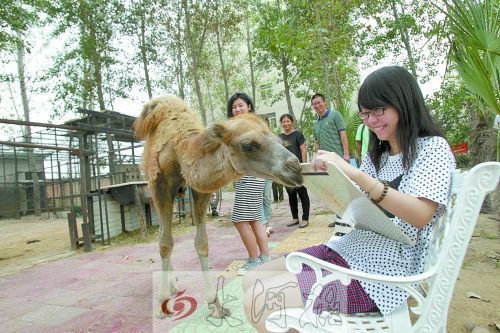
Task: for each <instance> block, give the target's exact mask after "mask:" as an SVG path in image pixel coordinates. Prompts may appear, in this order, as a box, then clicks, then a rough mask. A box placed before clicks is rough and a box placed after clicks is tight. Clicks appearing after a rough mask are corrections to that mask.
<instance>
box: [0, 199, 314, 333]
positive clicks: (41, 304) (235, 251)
mask: <svg viewBox="0 0 500 333" xmlns="http://www.w3.org/2000/svg"><path fill="white" fill-rule="evenodd" d="M285 195H286V194H285ZM285 199H286V198H285ZM223 204H224V206H223V208H222V210H223V213H227V212H228V210H229V208H228V207H230V206H231V200H230V199H229V200H225V201H223ZM318 206H319V205H318V204H317V203H315V204H314V205H313V208H314V207H318ZM273 208H274V210H275V212H274V215H273V219H272V223H273V227H274V230H275V233H274V234H273V235H272V237H271V238H270V241H272V242H280V241H282V240H283V239H285V238H286V237H287V235H289V234H290V233H291V232H292V231H293V229H294V228H287V227H286V223H287V222H288V221H289V219H290V217H289V215H288V214H289V213H288V204H287V203H286V202H283V203H279V204H273ZM224 210H225V211H224ZM208 237H209V244H210V264H211V268H212V270H215V271H218V270H220V271H223V270H224V269H225V268H226V267H227V266H228V265H229V264H230V263H231V262H233V260H235V259H245V258H246V252H245V250H244V247H243V245H242V243H241V241H240V239H239V236H238V234H237V232H236V230H235V229H234V228H233V227H231V226H229V227H223V228H221V227H220V226H218V223H211V224H209V225H208ZM193 238H194V233H189V234H186V235H183V236H181V237H179V238H177V239H176V241H175V247H174V253H173V256H172V260H173V266H174V268H175V270H176V271H183V270H186V271H189V270H198V269H199V267H200V265H199V262H198V257H197V255H196V252H195V249H194V246H193ZM160 267H161V266H160V256H159V254H158V251H157V244H156V243H150V244H145V245H137V246H127V247H122V248H115V249H113V250H109V251H106V252H99V251H94V252H91V253H86V254H78V255H75V256H72V257H70V258H66V259H61V260H58V261H55V262H50V263H47V264H43V265H38V266H36V267H33V268H30V269H26V270H23V271H21V272H18V273H16V274H13V275H9V276H6V277H2V278H0V332H2V333H8V332H30V333H31V332H40V333H41V332H96V333H97V332H151V331H152V330H153V327H152V307H153V305H152V304H153V301H152V300H153V288H152V286H153V276H154V274H153V273H154V272H158V271H159V270H160ZM182 284H184V285H188V286H190V287H191V288H192V289H193V290H194V292H196V290H199V289H201V288H202V287H203V281H200V280H198V279H196V278H195V277H193V280H192V281H182ZM175 324H176V323H175V322H174V323H172V326H173V325H175Z"/></svg>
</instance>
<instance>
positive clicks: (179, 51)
mask: <svg viewBox="0 0 500 333" xmlns="http://www.w3.org/2000/svg"><path fill="white" fill-rule="evenodd" d="M181 12H182V10H181V7H179V12H178V13H177V33H176V35H175V38H176V40H177V43H176V47H177V66H176V69H177V83H178V89H179V96H180V97H181V98H182V99H184V85H185V84H184V69H183V66H182V46H181V45H182V43H181V17H182V15H181Z"/></svg>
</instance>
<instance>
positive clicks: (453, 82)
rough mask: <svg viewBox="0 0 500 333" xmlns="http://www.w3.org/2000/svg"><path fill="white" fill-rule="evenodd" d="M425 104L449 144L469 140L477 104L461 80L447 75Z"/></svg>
mask: <svg viewBox="0 0 500 333" xmlns="http://www.w3.org/2000/svg"><path fill="white" fill-rule="evenodd" d="M427 104H428V106H429V108H430V109H431V112H432V113H433V116H434V118H435V120H436V121H437V122H438V124H439V125H440V127H441V129H442V130H443V133H444V135H445V137H446V139H447V140H448V142H449V143H450V144H452V145H453V144H459V143H462V142H466V141H469V137H470V132H471V130H472V124H473V117H472V115H473V114H474V112H475V110H476V109H477V107H478V104H477V102H476V99H475V98H474V96H473V95H471V94H470V93H469V92H468V91H467V89H466V88H465V86H464V85H463V83H462V81H460V80H459V79H457V78H453V77H449V78H448V79H447V80H446V81H445V82H444V83H443V84H442V85H441V89H440V90H439V91H437V92H436V93H434V94H433V95H432V96H431V97H430V98H429V100H428V101H427Z"/></svg>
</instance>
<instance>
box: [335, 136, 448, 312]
mask: <svg viewBox="0 0 500 333" xmlns="http://www.w3.org/2000/svg"><path fill="white" fill-rule="evenodd" d="M381 161H382V162H381V168H380V170H379V172H378V174H377V172H376V171H375V166H374V165H373V163H372V162H371V160H370V157H369V156H366V157H365V158H364V160H363V163H362V164H361V170H362V171H364V172H366V173H367V174H369V175H371V176H372V177H376V178H379V179H382V180H386V181H388V182H390V183H391V184H392V185H393V186H392V187H395V188H396V189H398V190H399V191H400V192H403V193H406V194H409V195H413V196H415V197H421V198H427V199H429V200H432V201H434V202H436V203H438V204H439V205H438V209H437V210H436V213H435V214H434V216H433V218H432V220H431V222H430V223H429V224H427V226H425V227H424V228H422V229H417V228H415V227H413V226H412V225H410V224H408V223H406V222H405V221H403V220H401V219H400V218H398V217H393V218H392V221H393V222H394V223H396V224H397V225H398V226H399V227H400V228H401V230H402V231H403V232H404V233H405V234H406V235H407V236H408V237H409V238H410V239H412V240H414V241H415V245H413V246H410V245H405V244H403V243H400V242H398V241H395V240H392V239H389V238H385V237H383V236H381V235H379V234H376V233H374V232H371V231H365V230H358V229H354V230H353V231H352V232H351V233H349V234H347V235H345V236H344V237H341V238H340V239H339V240H337V241H333V240H330V241H328V242H327V243H326V245H327V246H328V247H330V248H331V249H333V250H335V251H337V252H338V253H339V254H340V255H341V256H342V257H343V258H344V259H345V260H346V261H347V262H348V263H349V266H350V267H351V268H352V269H355V270H359V271H364V272H367V273H372V274H384V275H391V276H406V275H414V274H419V273H422V271H423V266H424V257H425V254H426V252H427V249H428V247H429V243H430V240H431V232H432V226H433V222H434V221H435V220H436V219H438V218H439V217H440V216H441V215H442V214H443V212H444V210H445V208H446V205H447V201H448V193H449V190H450V180H451V173H452V171H453V170H454V169H455V159H454V157H453V154H452V152H451V149H450V147H449V145H448V143H447V142H446V140H445V139H444V138H442V137H424V138H419V139H417V144H416V159H415V161H414V162H413V164H412V166H411V167H410V169H409V170H408V171H405V169H404V168H403V163H402V158H401V154H398V155H395V156H390V155H389V154H388V153H385V154H384V155H383V156H382V158H381ZM398 183H399V184H398ZM361 284H362V286H363V288H364V289H365V291H366V292H367V293H368V295H369V296H370V298H372V299H373V300H374V301H375V303H376V304H377V306H378V308H379V309H380V311H381V312H382V314H388V313H390V312H391V311H393V310H394V309H395V308H397V307H398V306H400V305H401V304H402V303H403V302H405V301H406V299H407V298H408V293H407V292H405V291H403V290H401V289H399V288H396V287H390V286H387V285H384V284H380V283H369V282H361Z"/></svg>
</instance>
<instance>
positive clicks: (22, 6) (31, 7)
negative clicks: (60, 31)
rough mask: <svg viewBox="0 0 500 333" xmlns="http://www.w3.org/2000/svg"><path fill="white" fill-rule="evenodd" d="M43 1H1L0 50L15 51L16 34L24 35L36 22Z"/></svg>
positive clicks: (20, 41)
mask: <svg viewBox="0 0 500 333" xmlns="http://www.w3.org/2000/svg"><path fill="white" fill-rule="evenodd" d="M43 6H44V1H36V0H2V4H1V5H0V22H1V27H2V28H1V29H0V50H15V49H16V47H17V44H18V43H22V42H23V41H22V40H20V39H19V36H18V35H17V33H18V32H19V33H20V34H21V38H22V37H23V34H26V33H27V31H28V29H29V27H30V26H32V25H33V24H34V23H35V22H36V21H38V11H39V10H41V9H42V8H43Z"/></svg>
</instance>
